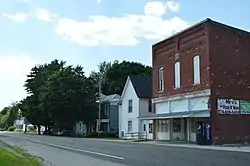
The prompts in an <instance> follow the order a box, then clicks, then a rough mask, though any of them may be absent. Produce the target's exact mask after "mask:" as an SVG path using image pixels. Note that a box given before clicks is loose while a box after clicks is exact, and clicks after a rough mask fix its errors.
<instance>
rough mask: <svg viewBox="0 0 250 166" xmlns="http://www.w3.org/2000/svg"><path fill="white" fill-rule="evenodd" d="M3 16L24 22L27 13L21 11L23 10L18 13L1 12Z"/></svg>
mask: <svg viewBox="0 0 250 166" xmlns="http://www.w3.org/2000/svg"><path fill="white" fill-rule="evenodd" d="M2 15H3V16H4V17H7V18H9V19H12V20H14V21H17V22H24V21H26V20H27V19H28V17H29V14H27V13H23V12H18V13H3V14H2Z"/></svg>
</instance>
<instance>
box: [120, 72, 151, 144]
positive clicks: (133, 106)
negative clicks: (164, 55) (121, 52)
mask: <svg viewBox="0 0 250 166" xmlns="http://www.w3.org/2000/svg"><path fill="white" fill-rule="evenodd" d="M151 97H152V76H128V78H127V81H126V83H125V86H124V89H123V92H122V96H121V99H120V108H119V129H120V133H119V137H120V138H125V139H131V138H142V139H153V121H152V120H151V119H149V120H147V119H145V120H140V117H141V116H142V117H143V116H150V115H152V114H153V112H152V109H151Z"/></svg>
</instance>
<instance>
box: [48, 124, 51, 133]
mask: <svg viewBox="0 0 250 166" xmlns="http://www.w3.org/2000/svg"><path fill="white" fill-rule="evenodd" d="M48 134H49V135H51V126H48Z"/></svg>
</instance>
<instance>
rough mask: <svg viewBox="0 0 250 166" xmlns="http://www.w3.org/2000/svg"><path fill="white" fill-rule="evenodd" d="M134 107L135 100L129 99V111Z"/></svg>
mask: <svg viewBox="0 0 250 166" xmlns="http://www.w3.org/2000/svg"><path fill="white" fill-rule="evenodd" d="M132 109H133V100H128V112H129V113H131V112H132Z"/></svg>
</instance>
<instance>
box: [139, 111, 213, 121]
mask: <svg viewBox="0 0 250 166" xmlns="http://www.w3.org/2000/svg"><path fill="white" fill-rule="evenodd" d="M188 117H210V113H209V110H202V111H185V112H171V113H165V114H153V115H148V116H141V117H139V119H171V118H188Z"/></svg>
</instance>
